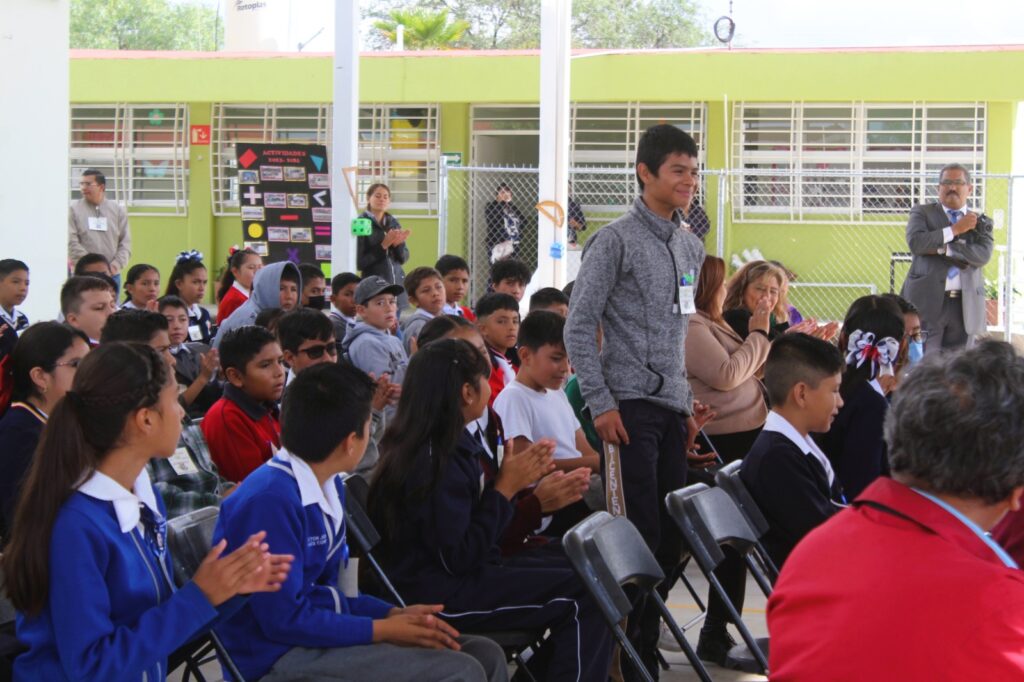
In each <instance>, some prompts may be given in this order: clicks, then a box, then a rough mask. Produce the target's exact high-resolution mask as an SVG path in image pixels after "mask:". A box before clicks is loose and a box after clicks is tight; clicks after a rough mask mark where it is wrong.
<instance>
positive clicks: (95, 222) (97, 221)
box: [89, 216, 107, 232]
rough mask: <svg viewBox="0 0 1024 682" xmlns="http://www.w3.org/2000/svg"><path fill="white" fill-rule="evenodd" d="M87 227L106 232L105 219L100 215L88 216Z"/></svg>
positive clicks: (94, 230)
mask: <svg viewBox="0 0 1024 682" xmlns="http://www.w3.org/2000/svg"><path fill="white" fill-rule="evenodd" d="M89 229H90V230H92V231H93V232H106V231H107V219H106V218H104V217H102V216H100V217H96V216H89Z"/></svg>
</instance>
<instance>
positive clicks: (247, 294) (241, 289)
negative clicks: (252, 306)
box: [231, 279, 249, 298]
mask: <svg viewBox="0 0 1024 682" xmlns="http://www.w3.org/2000/svg"><path fill="white" fill-rule="evenodd" d="M231 288H233V289H238V290H239V291H241V292H242V293H243V294H245V297H246V298H249V290H248V289H246V288H245V287H243V286H242V285H241V284H239V283H238V280H237V279H236V280H235V281H234V282H232V283H231Z"/></svg>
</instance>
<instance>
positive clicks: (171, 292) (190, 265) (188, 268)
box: [164, 249, 206, 296]
mask: <svg viewBox="0 0 1024 682" xmlns="http://www.w3.org/2000/svg"><path fill="white" fill-rule="evenodd" d="M199 268H203V269H204V270H205V269H206V266H205V265H203V254H201V253H199V252H198V251H196V250H195V249H193V250H192V251H182V252H181V253H179V254H178V257H177V258H176V259H175V261H174V269H173V270H171V276H170V277H168V278H167V290H166V291H165V292H164V296H181V292H180V291H178V284H177V283H178V280H181V279H184V278H185V277H187V276H188V275H191V274H192V273H193V272H195V271H196V270H198V269H199Z"/></svg>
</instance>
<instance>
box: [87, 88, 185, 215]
mask: <svg viewBox="0 0 1024 682" xmlns="http://www.w3.org/2000/svg"><path fill="white" fill-rule="evenodd" d="M157 109H158V110H160V111H161V112H162V114H163V118H162V119H161V123H160V126H159V130H160V131H161V132H168V131H169V132H170V137H171V139H170V141H169V143H165V142H164V141H160V142H159V143H152V144H150V143H147V142H146V141H145V140H142V139H136V134H137V133H141V132H143V130H142V129H141V128H140V127H139V126H138V123H139V121H140V120H141V117H140V116H139V115H138V114H139V113H140V112H142V113H145V114H147V115H148V113H149V112H151V111H153V110H157ZM111 111H112V112H113V114H112V116H110V115H108V114H107V112H111ZM90 112H95V114H96V115H95V116H90ZM100 112H103V113H102V114H101V113H100ZM188 113H189V112H188V105H187V104H184V103H150V104H138V103H136V104H127V103H123V102H115V103H104V104H74V103H73V104H72V105H71V109H70V111H69V115H68V120H69V126H70V131H69V139H70V144H69V150H68V169H69V176H68V180H69V187H68V189H69V200H70V201H77V200H78V199H79V198H81V194H80V192H79V187H78V183H79V181H80V180H81V175H82V171H84V170H85V169H87V168H97V169H99V170H102V171H103V173H104V175H105V176H106V178H107V187H106V196H107V198H108V199H110V200H112V201H116V202H118V203H121V204H123V205H124V206H125V209H126V210H127V212H128V214H129V215H178V216H183V215H188V176H189V151H190V149H189V137H188V130H189V126H188ZM91 126H95V127H91ZM153 129H154V130H155V129H156V127H154V128H153ZM89 132H96V133H101V134H102V136H103V137H107V136H109V137H110V140H109V142H107V141H97V143H96V144H91V143H90V141H89V140H81V139H79V140H76V139H75V137H76V134H81V133H85V134H86V135H88V133H89ZM146 162H153V163H156V164H161V166H160V167H161V168H163V169H164V172H165V174H166V175H165V177H168V179H169V180H170V188H169V189H165V188H161V189H158V190H153V189H147V188H146V187H144V186H139V187H136V182H137V181H139V182H141V181H144V180H145V179H146V178H145V177H144V175H140V174H139V172H140V164H142V163H146ZM154 191H155V192H160V193H161V194H163V193H167V192H170V193H171V198H169V199H168V198H152V197H151V196H147V193H149V192H154Z"/></svg>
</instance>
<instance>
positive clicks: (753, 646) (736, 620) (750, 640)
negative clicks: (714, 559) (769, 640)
mask: <svg viewBox="0 0 1024 682" xmlns="http://www.w3.org/2000/svg"><path fill="white" fill-rule="evenodd" d="M706 576H707V579H708V582H710V583H711V586H712V588H714V590H715V591H716V592H718V596H719V597H721V598H722V602H723V603H724V604H725V608H726V609H728V611H729V616H730V617H731V618H732V622H733V624H734V625H735V626H736V628H737V629H738V630H739V631H740V635H741V636H742V637H743V641H744V643H746V645H747V647H748V648H749V649H750V653H751V654H753V655H754V658H756V659H757V662H758V664H759V665H760V666H761V669H762V670H763V672H764V674H768V657H767V656H765V655H764V652H763V651H761V647H759V646H758V645H757V640H756V639H754V636H753V635H752V634H750V630H749V629H748V628H747V626H746V624H744V622H743V618H742V617H741V616H740V614H739V612H738V611H737V610H736V607H735V606H734V605H733V603H732V600H731V599H729V595H728V594H727V593H726V591H725V588H724V587H722V583H721V582H719V580H718V578H717V577H716V576H715V572H714V571H708V572H707V573H706Z"/></svg>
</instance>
